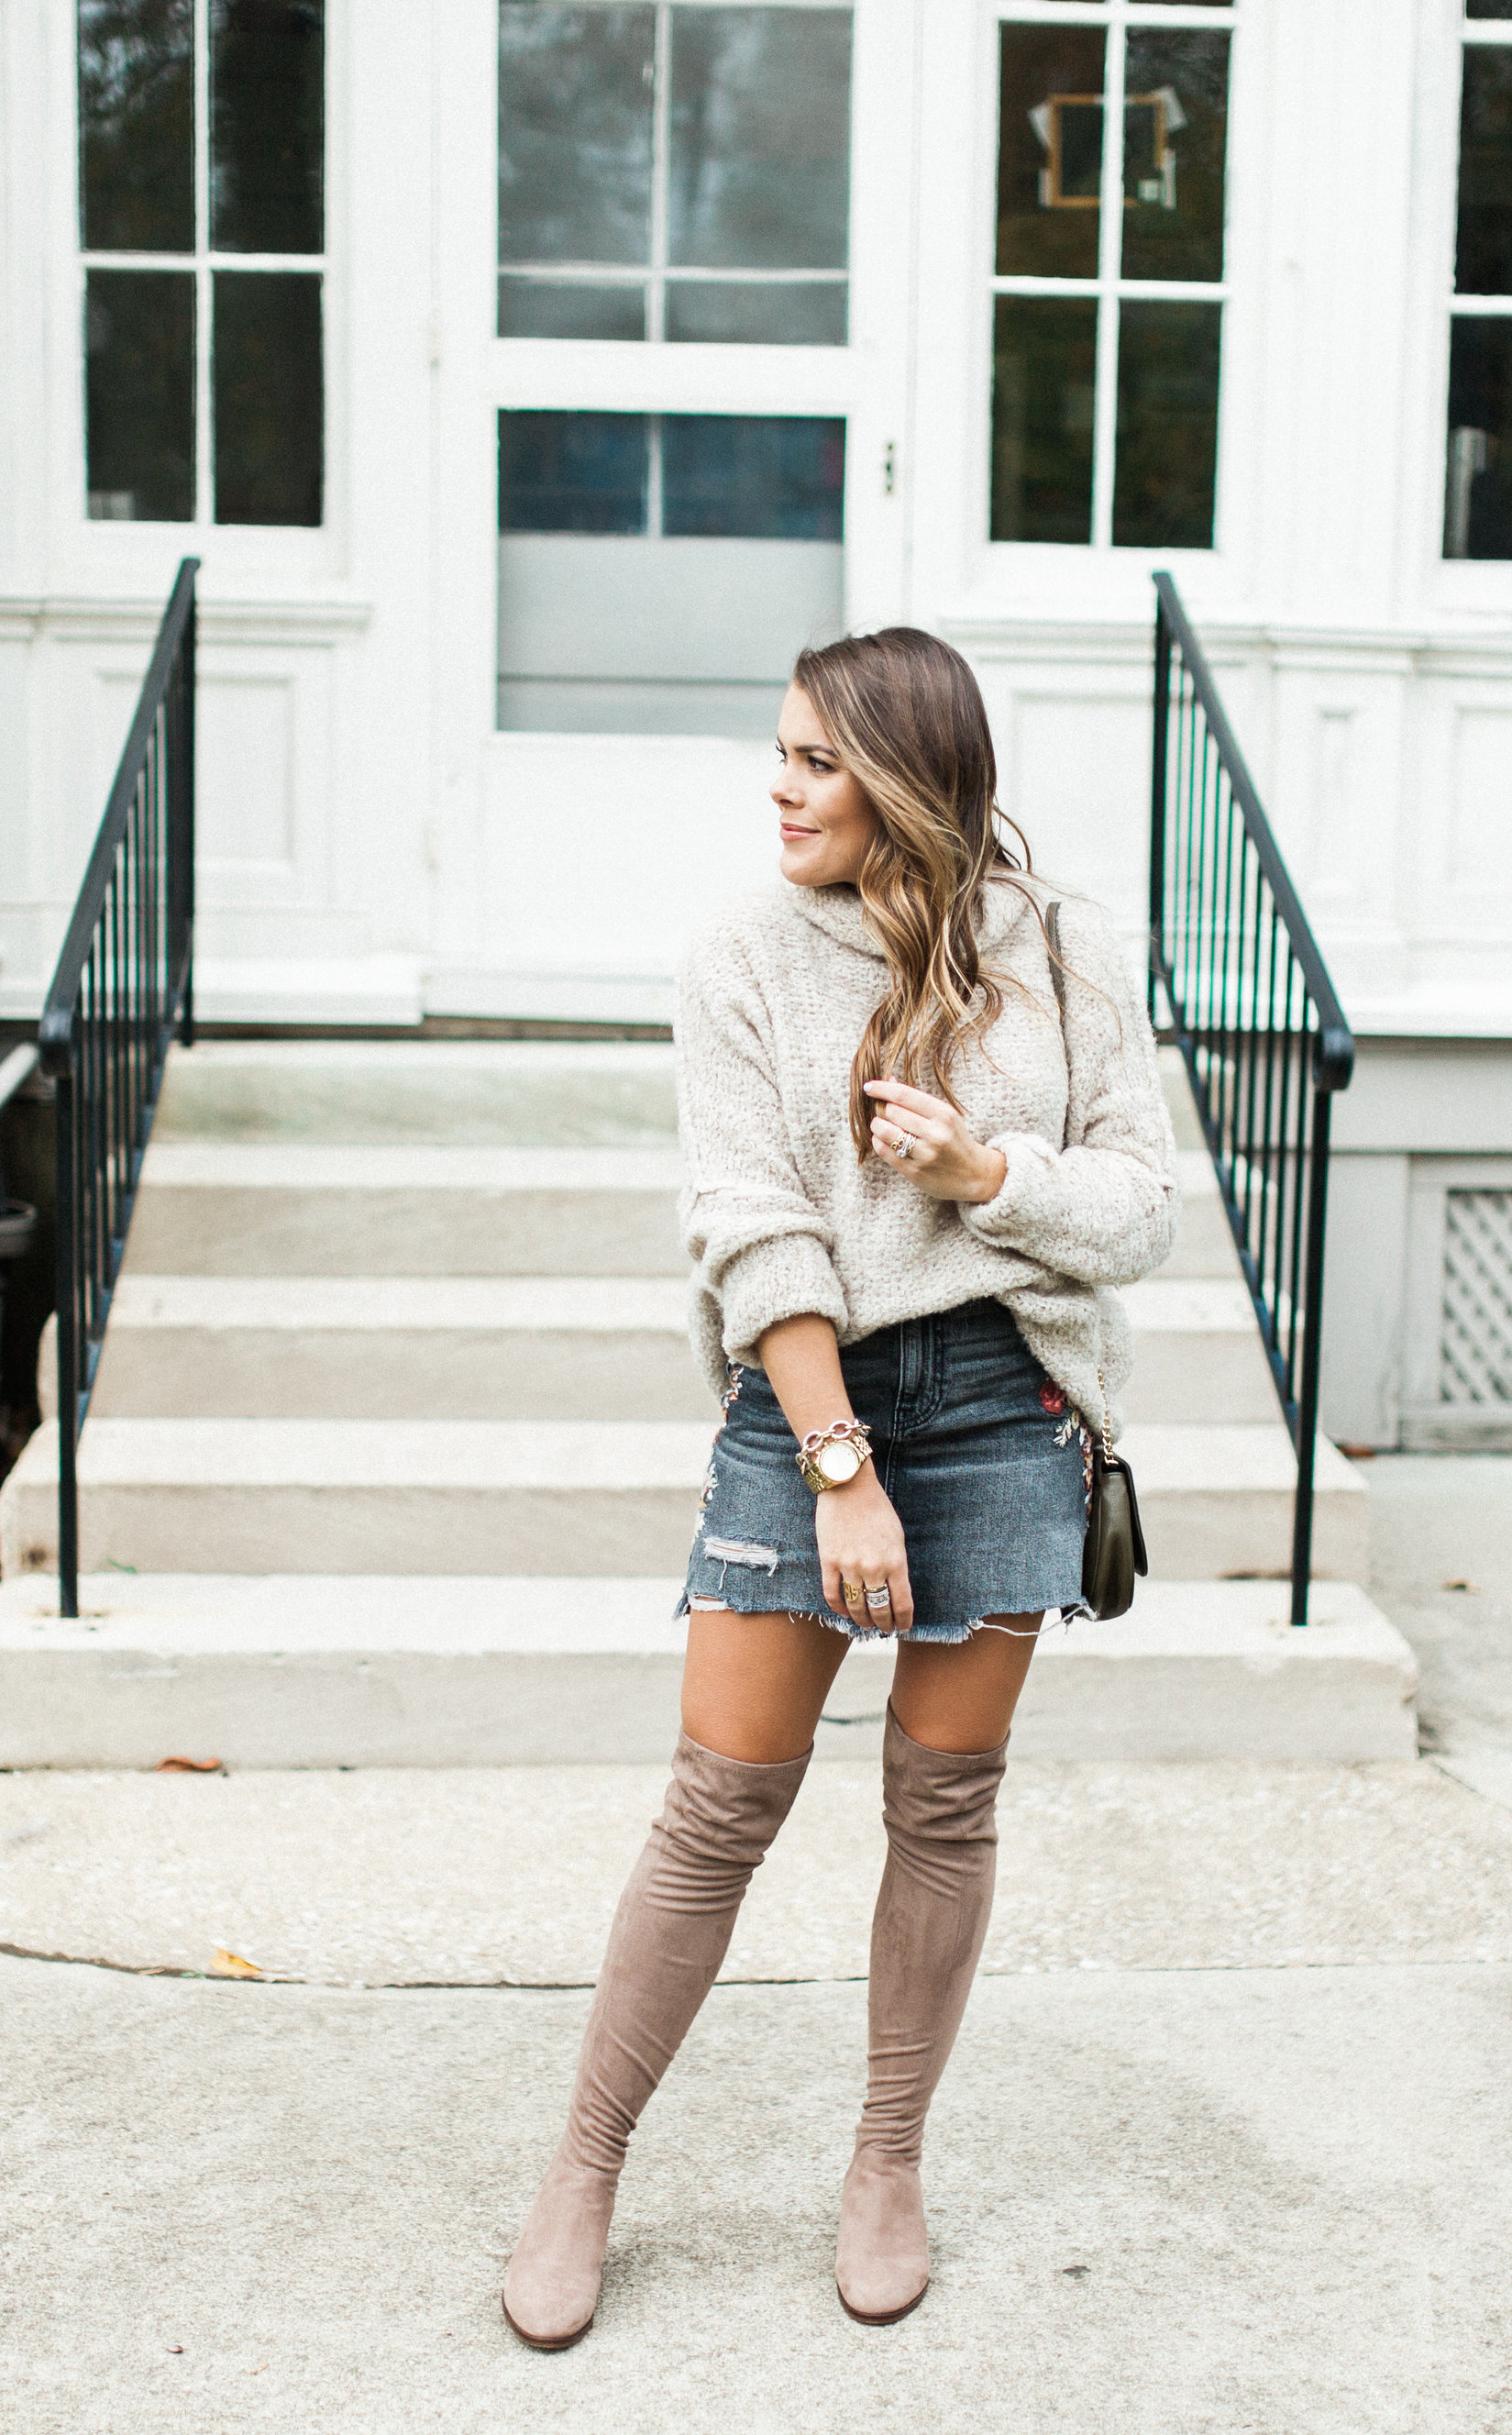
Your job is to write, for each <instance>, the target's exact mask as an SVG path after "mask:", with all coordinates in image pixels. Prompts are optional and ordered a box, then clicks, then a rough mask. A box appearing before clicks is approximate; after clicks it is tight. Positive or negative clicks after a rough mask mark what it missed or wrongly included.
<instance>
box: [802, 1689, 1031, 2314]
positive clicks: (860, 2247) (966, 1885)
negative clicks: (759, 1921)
mask: <svg viewBox="0 0 1512 2435" xmlns="http://www.w3.org/2000/svg"><path fill="white" fill-rule="evenodd" d="M1007 1749H1008V1745H1007V1743H1006V1741H1004V1742H1002V1743H1001V1744H1000V1745H999V1747H998V1748H997V1749H996V1750H990V1751H978V1752H973V1753H970V1754H968V1755H965V1756H962V1755H960V1754H959V1753H954V1752H951V1751H935V1750H926V1749H925V1748H924V1746H923V1744H922V1743H920V1742H916V1741H910V1739H909V1737H908V1736H907V1735H906V1734H905V1733H904V1731H903V1729H902V1725H901V1724H900V1723H899V1722H898V1719H897V1718H896V1717H895V1716H894V1715H893V1712H892V1709H891V1707H890V1706H889V1708H888V1710H887V1725H886V1732H885V1736H884V1741H883V1761H882V1782H883V1817H884V1820H885V1823H886V1828H887V1865H886V1867H885V1870H884V1871H883V1877H882V1890H881V1891H880V1892H879V1894H878V1896H877V1908H876V1913H875V1915H874V1917H873V1919H872V1923H871V1980H870V1986H869V1989H868V2026H869V2047H870V2053H869V2057H868V2079H867V2100H866V2103H865V2105H864V2106H863V2107H862V2110H861V2127H860V2129H859V2131H858V2132H857V2133H856V2146H855V2154H854V2156H853V2157H852V2159H851V2169H850V2171H849V2172H848V2173H847V2174H846V2177H845V2187H844V2189H843V2191H842V2193H841V2197H840V2236H839V2240H838V2242H837V2244H836V2248H835V2258H834V2279H835V2283H836V2285H837V2287H838V2288H839V2293H840V2302H841V2305H842V2306H843V2307H844V2308H845V2309H846V2310H847V2311H848V2313H849V2314H850V2315H851V2316H852V2317H854V2318H856V2319H857V2321H858V2322H859V2323H861V2324H863V2325H892V2324H896V2323H897V2322H898V2320H899V2318H900V2317H906V2316H907V2315H908V2312H909V2310H910V2309H911V2308H917V2307H918V2305H919V2302H920V2300H921V2299H922V2298H923V2296H924V2293H925V2292H926V2290H927V2289H928V2288H929V2239H928V2236H927V2234H926V2232H925V2229H924V2198H923V2192H922V2190H921V2188H920V2186H919V2157H920V2155H921V2153H922V2150H923V2144H924V2116H925V2114H926V2113H927V2112H928V2110H929V2100H930V2098H932V2097H933V2096H934V2094H935V2089H936V2083H937V2081H938V2080H939V2076H940V2074H941V2072H942V2071H943V2070H944V2068H945V2065H946V2064H947V2062H948V2061H949V2059H950V2051H951V2048H952V2046H954V2044H955V2032H956V2030H957V2029H959V2028H960V2026H961V2015H962V2013H963V2012H965V2010H966V1999H967V1996H968V1995H970V1994H971V1979H972V1977H973V1974H974V1973H975V1970H976V1964H977V1960H978V1957H979V1956H980V1954H981V1950H982V1940H983V1938H984V1937H985V1936H986V1934H987V1924H988V1915H989V1913H990V1911H991V1908H992V1885H993V1879H994V1877H995V1874H996V1871H997V1841H998V1834H997V1825H996V1822H995V1821H994V1818H993V1814H992V1813H993V1805H994V1803H995V1802H996V1800H997V1795H998V1786H999V1785H1000V1783H1001V1782H1002V1780H1003V1770H1004V1766H1005V1761H1006V1757H1007Z"/></svg>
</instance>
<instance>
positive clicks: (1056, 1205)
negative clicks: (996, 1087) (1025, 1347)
mask: <svg viewBox="0 0 1512 2435" xmlns="http://www.w3.org/2000/svg"><path fill="white" fill-rule="evenodd" d="M1060 933H1061V953H1062V957H1063V958H1064V961H1065V964H1066V967H1067V974H1066V1010H1065V1026H1064V1028H1065V1046H1066V1069H1067V1094H1068V1096H1067V1113H1066V1134H1065V1146H1064V1147H1063V1148H1062V1147H1061V1146H1060V1145H1058V1144H1056V1143H1052V1142H1049V1141H1045V1140H1042V1139H1041V1138H1040V1136H1039V1135H1038V1134H1035V1133H1004V1134H1001V1135H999V1136H997V1137H996V1138H995V1139H994V1140H993V1142H992V1145H991V1147H992V1148H994V1149H1000V1150H1002V1152H1003V1154H1004V1156H1005V1159H1006V1161H1007V1171H1006V1173H1005V1176H1004V1179H1003V1183H1002V1186H1001V1188H1000V1190H999V1191H998V1194H997V1197H996V1199H995V1200H988V1201H985V1202H982V1203H979V1204H976V1205H963V1206H962V1208H961V1218H962V1219H963V1221H964V1223H965V1224H966V1225H967V1226H968V1227H970V1229H971V1232H972V1233H973V1234H974V1235H980V1236H981V1238H982V1239H983V1241H984V1242H988V1243H992V1244H995V1245H997V1246H999V1247H1000V1248H1002V1249H1004V1250H1012V1251H1016V1252H1027V1253H1028V1254H1029V1256H1030V1257H1031V1258H1033V1259H1036V1260H1040V1261H1041V1262H1043V1264H1044V1266H1045V1267H1046V1268H1048V1269H1056V1270H1057V1271H1058V1272H1059V1274H1060V1275H1061V1276H1065V1277H1074V1278H1075V1279H1077V1280H1078V1281H1079V1282H1080V1283H1082V1284H1086V1285H1108V1286H1111V1285H1125V1284H1127V1283H1129V1282H1130V1281H1131V1280H1132V1279H1133V1278H1135V1277H1141V1276H1144V1275H1147V1274H1148V1272H1149V1270H1150V1269H1156V1268H1159V1267H1160V1262H1161V1261H1162V1260H1163V1259H1164V1258H1165V1256H1166V1253H1167V1252H1169V1251H1170V1248H1171V1245H1172V1243H1173V1241H1174V1240H1175V1236H1176V1228H1177V1218H1178V1217H1179V1214H1180V1199H1179V1193H1178V1188H1177V1174H1176V1144H1175V1140H1174V1138H1173V1135H1172V1131H1171V1118H1170V1115H1169V1113H1168V1112H1167V1109H1166V1104H1165V1095H1164V1093H1163V1091H1162V1090H1161V1088H1160V1069H1159V1067H1158V1065H1157V1063H1156V1055H1155V1038H1154V1034H1153V1033H1152V1031H1151V1029H1150V1026H1149V1019H1148V1017H1147V1016H1146V1014H1145V1011H1144V1009H1143V1006H1142V1005H1141V1004H1140V1002H1139V1000H1138V998H1137V997H1136V996H1135V993H1134V991H1133V989H1132V988H1131V986H1130V983H1129V976H1128V968H1127V966H1126V964H1125V960H1124V957H1123V954H1122V952H1121V950H1120V947H1119V943H1118V940H1117V938H1116V936H1115V935H1114V932H1113V929H1112V925H1111V924H1110V923H1109V921H1108V917H1107V915H1106V914H1105V913H1104V912H1103V911H1102V909H1101V907H1098V906H1095V905H1091V904H1088V903H1086V902H1085V901H1084V900H1080V899H1073V900H1070V901H1068V902H1066V903H1063V904H1062V907H1061V911H1060Z"/></svg>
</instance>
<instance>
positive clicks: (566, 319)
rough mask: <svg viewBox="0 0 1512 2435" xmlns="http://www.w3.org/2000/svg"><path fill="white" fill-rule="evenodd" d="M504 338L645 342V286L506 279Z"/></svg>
mask: <svg viewBox="0 0 1512 2435" xmlns="http://www.w3.org/2000/svg"><path fill="white" fill-rule="evenodd" d="M499 336H500V337H501V338H644V336H645V290H644V287H617V286H616V287H609V286H605V287H596V286H591V285H589V283H588V281H587V280H580V279H501V280H500V282H499Z"/></svg>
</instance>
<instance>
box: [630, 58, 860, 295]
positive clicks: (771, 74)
mask: <svg viewBox="0 0 1512 2435" xmlns="http://www.w3.org/2000/svg"><path fill="white" fill-rule="evenodd" d="M850 195H851V11H850V9H673V11H672V166H671V185H670V192H669V196H668V218H669V228H668V259H669V261H672V262H688V263H697V264H699V265H702V266H707V268H709V269H711V270H843V269H844V268H845V265H846V260H847V246H848V229H849V224H850Z"/></svg>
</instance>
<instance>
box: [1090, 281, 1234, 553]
mask: <svg viewBox="0 0 1512 2435" xmlns="http://www.w3.org/2000/svg"><path fill="white" fill-rule="evenodd" d="M1222 313H1223V307H1222V306H1221V305H1219V304H1145V303H1138V304H1134V303H1129V304H1125V305H1124V306H1123V307H1122V308H1121V311H1120V316H1119V345H1118V451H1117V458H1116V463H1115V468H1114V475H1113V540H1114V543H1115V544H1118V545H1119V546H1121V547H1124V548H1128V549H1211V547H1212V513H1213V492H1214V487H1215V483H1216V478H1217V463H1218V364H1219V354H1220V344H1221V329H1222Z"/></svg>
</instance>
